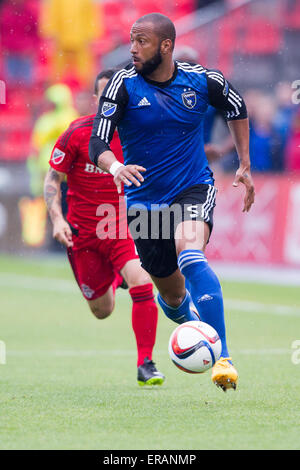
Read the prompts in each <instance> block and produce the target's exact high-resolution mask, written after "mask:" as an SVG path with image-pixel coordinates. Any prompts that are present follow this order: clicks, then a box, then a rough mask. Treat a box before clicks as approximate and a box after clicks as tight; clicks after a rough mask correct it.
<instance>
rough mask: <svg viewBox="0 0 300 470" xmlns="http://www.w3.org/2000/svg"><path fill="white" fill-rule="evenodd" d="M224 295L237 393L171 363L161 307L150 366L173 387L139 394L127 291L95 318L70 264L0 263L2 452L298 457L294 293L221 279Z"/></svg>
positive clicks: (298, 334) (299, 299)
mask: <svg viewBox="0 0 300 470" xmlns="http://www.w3.org/2000/svg"><path fill="white" fill-rule="evenodd" d="M223 291H224V296H225V304H226V319H227V332H228V340H229V345H230V349H231V353H232V356H233V358H234V362H235V365H236V367H237V369H238V371H239V374H240V381H239V387H238V390H237V391H236V392H228V393H227V394H225V393H223V392H222V391H220V390H218V389H216V388H215V386H214V385H213V384H212V383H211V380H210V372H209V371H208V372H206V373H205V374H203V375H189V374H185V373H183V372H181V371H179V370H178V369H177V368H176V367H175V366H174V365H173V364H172V363H171V361H170V359H169V357H168V353H167V343H168V338H169V335H170V333H171V331H172V330H173V328H174V326H175V325H173V324H172V323H171V322H170V321H168V320H167V319H165V318H164V315H163V313H162V312H161V311H160V317H159V324H158V334H157V344H156V349H155V357H154V359H155V361H156V362H157V365H158V368H159V369H160V370H161V371H163V372H164V373H165V375H166V377H167V379H166V382H165V384H164V385H163V387H161V388H155V389H149V388H148V389H146V388H139V387H138V386H137V383H136V351H135V340H134V336H133V333H132V331H131V324H130V305H131V304H130V301H129V296H128V293H127V292H124V291H121V292H120V291H118V295H117V302H116V309H115V311H114V313H113V314H112V316H111V317H110V318H108V319H106V320H104V321H99V320H96V319H95V318H94V317H93V316H92V314H90V313H89V312H88V309H87V308H86V304H85V301H84V299H83V298H82V297H81V294H80V292H79V290H78V288H77V286H76V285H75V282H74V281H73V278H72V275H71V272H70V269H69V267H68V264H67V262H66V261H65V260H52V261H47V260H45V261H43V260H31V261H30V260H26V259H23V260H22V259H17V258H9V257H0V298H1V301H0V310H1V316H0V340H2V341H4V342H5V344H6V351H7V361H6V364H5V365H0V448H1V449H106V450H107V449H112V450H113V449H121V450H123V449H153V450H154V449H170V450H171V449H185V450H188V449H299V448H300V398H299V397H300V395H299V390H300V364H298V365H295V364H293V363H292V360H291V357H292V352H293V349H292V347H291V345H292V342H293V341H294V340H297V339H298V340H300V294H299V289H297V288H295V287H294V288H293V287H280V286H276V287H274V286H269V285H258V284H257V285H255V284H246V283H231V282H224V283H223ZM298 357H299V355H298Z"/></svg>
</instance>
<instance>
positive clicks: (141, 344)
mask: <svg viewBox="0 0 300 470" xmlns="http://www.w3.org/2000/svg"><path fill="white" fill-rule="evenodd" d="M111 261H112V263H113V265H114V268H115V269H119V270H120V272H121V274H122V277H123V278H124V279H125V281H126V283H127V284H128V287H129V294H130V296H131V299H132V328H133V331H134V334H135V338H136V345H137V367H138V383H139V384H140V385H161V384H162V383H163V381H164V378H165V377H164V375H163V374H161V373H160V372H159V371H158V370H157V369H156V368H155V364H154V363H153V361H152V354H153V348H154V344H155V339H156V329H157V319H158V309H157V305H156V303H155V301H154V295H153V285H152V282H151V279H150V277H149V275H148V274H147V273H146V271H144V269H143V268H142V267H141V265H140V260H139V258H138V256H137V255H136V252H135V247H134V243H133V241H132V240H131V239H128V240H116V241H115V242H112V249H111Z"/></svg>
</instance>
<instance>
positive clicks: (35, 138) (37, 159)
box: [28, 84, 78, 196]
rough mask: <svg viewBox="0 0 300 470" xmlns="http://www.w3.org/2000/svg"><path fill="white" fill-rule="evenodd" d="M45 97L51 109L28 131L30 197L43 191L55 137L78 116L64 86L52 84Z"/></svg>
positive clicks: (39, 194) (69, 93)
mask: <svg viewBox="0 0 300 470" xmlns="http://www.w3.org/2000/svg"><path fill="white" fill-rule="evenodd" d="M45 98H46V101H47V103H48V104H49V105H50V106H51V108H52V109H51V110H50V111H47V112H45V113H43V114H42V115H41V116H40V117H39V118H38V120H37V121H36V123H35V126H34V129H33V133H32V149H33V154H32V155H31V156H30V157H29V158H28V169H29V172H30V176H31V192H32V194H33V195H34V196H41V195H42V194H43V183H44V178H45V175H46V173H47V171H48V166H49V165H48V162H49V158H50V155H51V151H52V148H53V146H54V144H55V142H56V140H57V139H58V137H59V136H60V135H61V134H62V133H63V132H64V131H65V130H66V129H67V127H68V125H69V124H70V122H71V121H73V120H74V119H76V118H77V117H78V113H77V111H76V110H75V108H74V107H73V99H72V94H71V91H70V89H69V88H68V87H67V86H66V85H63V84H57V85H52V86H51V87H50V88H48V89H47V90H46V92H45Z"/></svg>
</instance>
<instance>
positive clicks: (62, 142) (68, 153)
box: [49, 124, 77, 173]
mask: <svg viewBox="0 0 300 470" xmlns="http://www.w3.org/2000/svg"><path fill="white" fill-rule="evenodd" d="M73 126H74V124H71V125H70V126H69V128H68V129H67V130H66V132H64V133H63V134H62V135H61V136H60V137H59V138H58V139H57V141H56V144H55V145H54V147H53V150H52V153H51V157H50V160H49V164H50V166H51V167H52V168H54V170H56V171H61V172H62V173H69V171H70V169H71V166H72V163H73V161H74V160H75V158H76V154H77V152H76V145H75V144H74V139H73V138H72V135H73V132H74V131H73Z"/></svg>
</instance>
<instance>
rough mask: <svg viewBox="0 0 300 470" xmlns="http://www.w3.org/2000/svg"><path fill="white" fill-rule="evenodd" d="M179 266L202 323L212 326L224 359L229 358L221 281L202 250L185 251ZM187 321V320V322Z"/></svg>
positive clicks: (182, 253)
mask: <svg viewBox="0 0 300 470" xmlns="http://www.w3.org/2000/svg"><path fill="white" fill-rule="evenodd" d="M178 266H179V269H180V271H181V272H182V274H183V275H184V277H185V278H186V280H187V283H186V285H188V286H189V288H190V293H191V297H192V300H193V302H194V304H195V307H196V308H197V310H198V312H199V314H200V318H201V321H204V322H205V323H208V324H209V325H211V326H212V327H213V328H214V329H215V330H216V331H217V333H218V335H219V337H220V339H221V342H222V352H221V356H222V357H228V356H229V353H228V349H227V344H226V331H225V320H224V306H223V295H222V290H221V286H220V283H219V280H218V278H217V276H216V275H215V273H214V272H213V270H212V269H211V268H210V266H209V265H208V263H207V259H206V258H205V256H204V253H203V252H202V251H200V250H184V251H182V252H181V253H180V255H179V257H178ZM185 321H187V320H185Z"/></svg>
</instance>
